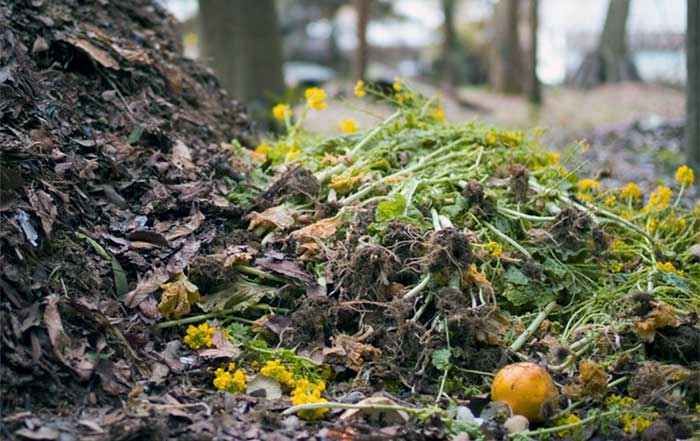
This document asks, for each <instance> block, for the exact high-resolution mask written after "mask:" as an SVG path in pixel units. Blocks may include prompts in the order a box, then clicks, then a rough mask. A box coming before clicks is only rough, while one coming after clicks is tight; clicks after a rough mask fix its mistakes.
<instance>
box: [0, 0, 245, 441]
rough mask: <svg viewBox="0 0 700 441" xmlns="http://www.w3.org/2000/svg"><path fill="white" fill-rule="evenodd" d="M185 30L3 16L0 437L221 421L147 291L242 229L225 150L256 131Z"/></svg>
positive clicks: (128, 9)
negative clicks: (168, 339)
mask: <svg viewBox="0 0 700 441" xmlns="http://www.w3.org/2000/svg"><path fill="white" fill-rule="evenodd" d="M175 24H176V23H175V20H174V19H173V18H172V17H171V16H170V15H169V14H168V13H166V12H165V10H164V9H163V8H161V7H160V6H157V5H156V4H155V2H152V1H150V0H119V1H107V0H92V1H89V0H85V1H80V0H58V1H44V0H31V1H30V0H0V154H1V156H0V167H1V168H0V246H1V247H2V255H1V256H0V266H1V267H2V273H1V274H0V289H1V291H2V299H1V301H0V345H1V349H2V350H1V356H0V396H1V404H2V408H1V409H0V438H3V439H5V438H10V437H12V438H17V439H20V438H21V439H23V438H22V436H24V437H28V438H34V439H57V438H58V437H59V436H60V437H61V439H75V438H76V437H77V436H93V437H96V438H110V439H117V438H119V436H121V437H122V439H148V438H152V439H162V438H167V437H168V436H177V434H176V433H175V432H173V431H180V433H182V431H183V430H184V429H182V427H188V424H196V423H197V421H199V420H198V418H204V419H207V418H208V416H207V415H208V413H207V411H206V409H203V408H202V407H201V406H200V407H197V406H194V407H187V403H188V402H190V403H191V402H194V401H196V400H198V401H202V397H201V393H200V394H199V395H197V394H195V395H192V393H191V391H190V389H189V388H188V386H187V384H188V382H189V381H190V380H189V379H188V375H196V372H197V368H196V367H194V368H192V369H190V368H191V366H186V365H185V364H183V362H182V361H181V359H180V357H179V355H180V352H179V350H178V347H177V345H178V344H179V343H178V342H174V344H169V345H167V346H165V345H163V343H162V341H161V340H160V339H159V338H157V337H156V336H154V335H153V334H152V333H151V332H150V331H149V325H151V324H153V323H155V322H156V321H157V320H159V319H160V316H159V314H160V313H159V312H158V310H157V308H156V300H155V298H154V297H153V295H152V294H151V293H152V292H153V291H154V290H155V289H156V288H157V287H158V285H159V284H160V283H163V282H165V281H166V280H167V279H168V278H169V277H170V275H172V274H175V273H177V272H179V271H181V270H183V269H184V268H186V267H187V266H188V265H189V264H190V263H191V262H192V260H193V259H195V258H196V257H198V256H200V255H202V254H206V253H207V252H208V249H209V248H210V247H211V244H212V243H213V242H214V241H221V239H220V236H222V235H221V234H220V233H221V232H222V231H224V229H225V228H227V227H231V226H232V225H235V224H236V223H237V222H238V221H239V219H240V215H241V210H240V209H239V208H238V207H237V206H234V205H233V204H231V203H230V202H228V201H227V200H226V198H225V193H226V191H227V188H228V185H227V184H226V180H229V179H231V180H239V179H242V177H241V176H240V175H239V174H238V173H237V172H236V171H235V170H234V169H233V168H232V167H231V166H230V165H229V162H228V158H229V153H228V152H227V151H226V150H225V149H224V148H222V146H221V145H220V144H221V143H222V142H229V141H231V140H233V139H238V140H239V141H240V142H241V143H242V144H244V145H250V144H252V143H253V142H254V137H255V133H254V131H253V127H252V125H251V122H250V121H249V120H248V118H247V116H246V114H245V111H244V109H243V107H242V106H241V105H240V104H238V103H237V102H236V101H234V100H233V99H231V97H229V96H227V95H226V93H225V92H223V91H222V90H221V89H220V88H219V84H218V82H217V80H216V78H215V77H214V76H213V75H212V74H211V72H209V71H208V70H207V69H205V68H204V67H202V66H200V65H198V64H196V63H195V62H193V61H191V60H188V59H186V58H184V57H183V56H182V55H181V54H182V50H181V49H182V48H181V47H180V43H179V41H180V38H179V35H178V34H177V31H176V26H175ZM185 372H186V373H187V374H188V375H185V376H182V377H181V376H179V375H176V374H183V373H185ZM206 381H207V382H208V381H210V379H208V377H207V380H206ZM189 387H191V383H190V386H189ZM207 393H210V394H212V395H215V394H213V392H207ZM139 403H141V404H139ZM153 406H155V407H153ZM212 409H213V407H212ZM178 411H179V412H180V414H178V413H177V412H178ZM210 411H211V409H210ZM217 411H218V410H217ZM183 413H184V414H187V415H191V416H192V417H191V418H190V419H189V420H188V419H187V417H186V416H187V415H184V416H183V415H182V414H183ZM178 415H179V416H178ZM178 419H179V420H178ZM80 421H82V422H80ZM183 421H184V422H185V424H184V426H183ZM163 428H165V429H163ZM195 429H196V427H195ZM195 429H193V430H191V431H190V432H192V433H195V434H196V433H197V430H195ZM163 430H165V432H163ZM42 431H43V432H42ZM115 431H116V432H115ZM140 431H145V432H140ZM168 431H170V432H168ZM117 432H118V433H117ZM146 432H148V433H146ZM168 433H169V434H168ZM130 434H131V435H130ZM117 435H118V436H117ZM195 437H196V435H195Z"/></svg>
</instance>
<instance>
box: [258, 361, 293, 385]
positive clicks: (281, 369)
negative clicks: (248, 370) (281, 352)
mask: <svg viewBox="0 0 700 441" xmlns="http://www.w3.org/2000/svg"><path fill="white" fill-rule="evenodd" d="M260 373H261V374H263V375H267V376H268V377H270V378H274V379H275V380H277V382H278V383H280V384H281V385H283V386H287V387H288V388H290V389H291V388H293V387H294V375H293V374H292V373H291V372H290V371H289V369H287V368H286V367H285V366H284V365H282V362H281V361H280V359H279V358H276V359H275V360H271V361H268V362H267V363H266V364H265V366H263V367H262V369H260Z"/></svg>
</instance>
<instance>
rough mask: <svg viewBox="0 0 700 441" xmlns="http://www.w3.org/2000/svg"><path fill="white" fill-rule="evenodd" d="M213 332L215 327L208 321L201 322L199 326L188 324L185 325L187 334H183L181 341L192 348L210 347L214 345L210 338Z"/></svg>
mask: <svg viewBox="0 0 700 441" xmlns="http://www.w3.org/2000/svg"><path fill="white" fill-rule="evenodd" d="M215 332H216V328H212V327H211V326H209V324H208V323H202V324H201V325H199V326H193V325H190V326H188V327H187V335H185V337H184V338H183V341H184V342H185V344H186V345H187V346H189V347H190V348H192V349H194V350H197V349H201V348H211V347H212V346H214V343H213V342H212V340H211V338H212V336H213V335H214V333H215Z"/></svg>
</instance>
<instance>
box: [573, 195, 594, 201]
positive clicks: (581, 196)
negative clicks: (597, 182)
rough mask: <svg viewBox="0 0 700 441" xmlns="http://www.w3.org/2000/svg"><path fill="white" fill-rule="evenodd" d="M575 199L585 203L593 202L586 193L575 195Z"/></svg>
mask: <svg viewBox="0 0 700 441" xmlns="http://www.w3.org/2000/svg"><path fill="white" fill-rule="evenodd" d="M576 197H578V198H579V199H581V200H582V201H586V202H593V198H592V197H591V195H590V194H588V193H576Z"/></svg>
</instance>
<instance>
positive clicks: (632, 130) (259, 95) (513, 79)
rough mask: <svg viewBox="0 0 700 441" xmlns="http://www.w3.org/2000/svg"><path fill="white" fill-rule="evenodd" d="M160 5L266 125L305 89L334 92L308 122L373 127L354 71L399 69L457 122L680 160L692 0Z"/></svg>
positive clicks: (394, 72) (369, 104)
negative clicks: (345, 121) (349, 121)
mask: <svg viewBox="0 0 700 441" xmlns="http://www.w3.org/2000/svg"><path fill="white" fill-rule="evenodd" d="M160 2H161V4H163V5H164V6H165V7H166V8H168V9H169V10H170V11H171V12H172V13H173V14H174V15H175V16H176V17H177V18H178V19H179V20H180V22H181V31H182V37H183V48H184V52H185V54H186V55H187V56H188V57H191V58H195V59H199V60H200V61H203V62H205V63H206V64H208V65H209V66H210V67H211V68H212V69H213V70H214V71H215V72H216V73H217V75H218V76H219V78H220V80H221V82H222V84H223V86H224V87H225V88H226V89H227V90H228V92H229V93H230V94H231V95H232V96H233V97H235V98H237V99H239V100H241V101H242V102H244V103H245V104H246V106H247V107H248V109H249V111H250V112H251V114H252V115H253V116H254V117H255V118H256V119H257V120H258V121H263V125H264V121H265V120H267V119H269V116H270V115H269V113H270V111H269V109H270V107H271V105H274V103H277V102H282V101H285V102H292V103H294V102H295V100H296V99H298V97H299V96H300V91H303V88H305V87H309V86H321V87H324V88H325V90H326V92H327V93H328V94H329V95H330V96H331V97H333V98H334V100H332V101H331V102H330V103H329V104H330V105H329V110H328V111H326V112H320V113H318V112H317V113H314V114H313V115H312V117H311V119H310V120H309V123H308V124H309V126H310V128H313V129H315V130H320V131H322V132H324V131H327V132H334V131H337V125H336V123H335V121H337V120H338V119H340V118H341V117H351V118H354V119H356V120H358V121H359V122H360V125H361V126H362V124H363V122H364V123H366V124H369V122H370V121H371V120H373V119H374V118H379V117H381V116H382V115H386V114H388V113H390V112H391V109H390V108H388V106H386V105H385V104H383V103H381V102H376V101H372V100H367V99H364V100H360V99H357V98H355V97H354V96H353V95H352V87H353V84H354V83H355V81H356V80H357V79H363V80H365V81H366V82H375V83H378V84H380V85H382V84H384V85H390V84H391V83H392V82H393V80H394V78H395V77H401V78H402V79H403V80H406V81H407V82H409V83H410V84H411V85H412V86H413V87H414V88H415V89H417V90H419V91H420V92H422V93H425V94H427V95H437V96H439V97H440V100H441V103H442V105H443V107H444V111H445V115H446V117H447V119H448V120H450V121H454V122H457V121H459V122H462V121H468V120H480V121H484V122H487V123H494V124H499V125H504V126H509V127H515V128H533V127H537V126H542V127H547V128H549V131H548V132H547V135H546V136H545V138H544V139H545V141H546V142H549V143H552V144H562V143H564V144H565V143H567V142H574V141H575V140H577V139H580V138H581V137H585V138H587V139H589V141H591V144H593V146H594V147H595V145H596V144H605V145H613V146H615V145H617V146H618V147H619V148H610V149H606V150H605V151H599V152H597V154H598V156H599V157H598V156H596V157H593V158H591V160H592V161H593V163H594V164H595V167H597V168H598V169H600V168H602V167H604V166H605V164H607V163H609V162H610V161H611V160H612V159H613V158H614V157H617V158H618V159H620V156H619V155H618V153H619V152H620V149H627V151H629V153H630V154H629V160H630V161H633V162H634V161H638V160H639V156H640V154H642V156H648V158H647V159H649V161H647V162H653V163H655V164H657V165H658V164H661V166H662V167H663V168H668V169H671V168H673V167H675V166H676V165H677V164H678V163H680V162H681V161H682V160H683V158H682V155H681V154H680V153H681V151H682V149H683V136H684V128H685V124H684V123H685V111H686V109H685V107H686V98H685V85H686V72H687V71H686V54H685V34H686V23H687V4H688V3H687V2H686V0H587V1H585V2H581V1H575V0H395V1H387V0H160ZM592 155H594V156H595V153H594V154H592ZM616 155H618V156H616ZM657 168H658V167H652V166H649V167H647V168H646V171H644V173H649V174H650V176H649V177H650V178H653V176H651V175H653V174H654V173H656V171H657ZM635 173H636V171H635Z"/></svg>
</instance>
